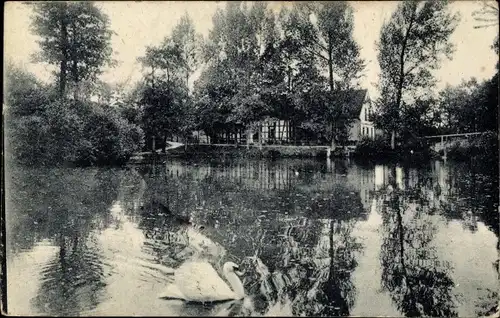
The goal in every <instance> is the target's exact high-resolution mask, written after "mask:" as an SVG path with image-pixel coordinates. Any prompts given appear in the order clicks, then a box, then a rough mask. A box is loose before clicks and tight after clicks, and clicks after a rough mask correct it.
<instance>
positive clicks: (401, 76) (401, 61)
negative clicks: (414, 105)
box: [391, 8, 416, 150]
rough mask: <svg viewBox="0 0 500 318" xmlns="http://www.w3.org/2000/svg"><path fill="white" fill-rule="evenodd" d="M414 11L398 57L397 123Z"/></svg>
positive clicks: (393, 134)
mask: <svg viewBox="0 0 500 318" xmlns="http://www.w3.org/2000/svg"><path fill="white" fill-rule="evenodd" d="M415 10H416V8H415V9H414V10H413V12H412V14H411V17H410V24H409V25H408V30H406V34H405V37H404V39H403V44H402V46H401V54H400V56H399V65H400V69H399V82H398V91H397V98H396V112H395V115H396V116H397V120H398V121H399V108H400V105H401V98H402V95H403V83H404V76H405V73H404V66H405V65H404V60H405V53H406V44H407V42H408V35H409V34H410V31H411V27H412V25H413V21H414V20H415ZM394 130H395V128H394V127H393V129H392V133H391V149H392V150H394V149H395V147H396V143H395V139H396V134H395V131H394Z"/></svg>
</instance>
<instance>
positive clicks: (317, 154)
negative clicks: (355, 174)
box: [129, 144, 342, 163]
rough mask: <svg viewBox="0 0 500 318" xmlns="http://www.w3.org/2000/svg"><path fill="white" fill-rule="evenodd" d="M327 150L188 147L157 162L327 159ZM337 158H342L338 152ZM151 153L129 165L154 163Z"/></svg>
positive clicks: (216, 146)
mask: <svg viewBox="0 0 500 318" xmlns="http://www.w3.org/2000/svg"><path fill="white" fill-rule="evenodd" d="M326 155H327V149H326V146H325V147H321V146H271V145H269V146H262V147H258V146H253V145H252V146H249V147H247V146H246V145H222V144H219V145H188V146H187V147H179V148H175V149H171V150H168V151H167V153H166V154H163V153H160V154H157V155H156V160H162V159H164V158H166V157H175V158H186V159H190V158H194V157H196V158H254V159H258V158H269V159H277V158H326ZM334 155H335V156H341V155H342V154H341V152H340V151H337V152H336V153H335V154H334ZM153 159H154V158H153V155H152V154H151V153H147V154H146V153H143V154H141V155H138V156H133V157H132V158H131V160H130V161H129V163H148V162H152V161H153Z"/></svg>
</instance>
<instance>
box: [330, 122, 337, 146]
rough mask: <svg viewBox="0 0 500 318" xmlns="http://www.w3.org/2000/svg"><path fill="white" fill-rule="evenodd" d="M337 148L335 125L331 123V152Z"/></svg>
mask: <svg viewBox="0 0 500 318" xmlns="http://www.w3.org/2000/svg"><path fill="white" fill-rule="evenodd" d="M336 147H337V145H336V143H335V123H334V122H333V121H332V145H331V151H332V152H333V151H335V148H336Z"/></svg>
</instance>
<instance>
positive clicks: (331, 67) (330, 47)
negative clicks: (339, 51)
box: [328, 40, 334, 92]
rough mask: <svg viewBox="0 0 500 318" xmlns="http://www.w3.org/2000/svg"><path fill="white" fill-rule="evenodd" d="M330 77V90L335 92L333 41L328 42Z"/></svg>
mask: <svg viewBox="0 0 500 318" xmlns="http://www.w3.org/2000/svg"><path fill="white" fill-rule="evenodd" d="M328 76H329V77H328V78H329V84H330V92H333V89H334V86H333V56H332V41H331V40H330V41H329V42H328Z"/></svg>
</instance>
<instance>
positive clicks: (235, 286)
mask: <svg viewBox="0 0 500 318" xmlns="http://www.w3.org/2000/svg"><path fill="white" fill-rule="evenodd" d="M224 274H225V276H226V279H227V281H228V283H229V286H231V289H232V290H233V292H234V293H235V294H236V296H238V297H241V298H243V297H245V290H244V288H243V284H242V283H241V280H240V278H239V277H238V276H237V275H236V274H235V273H234V272H232V273H224Z"/></svg>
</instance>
